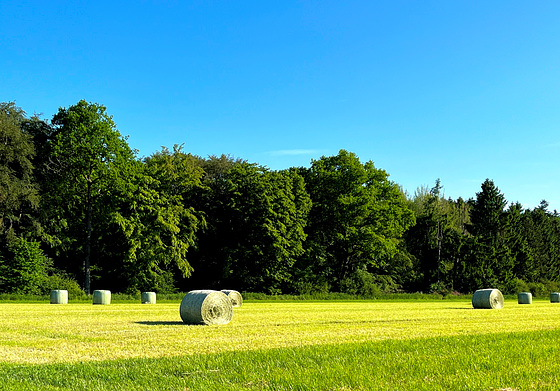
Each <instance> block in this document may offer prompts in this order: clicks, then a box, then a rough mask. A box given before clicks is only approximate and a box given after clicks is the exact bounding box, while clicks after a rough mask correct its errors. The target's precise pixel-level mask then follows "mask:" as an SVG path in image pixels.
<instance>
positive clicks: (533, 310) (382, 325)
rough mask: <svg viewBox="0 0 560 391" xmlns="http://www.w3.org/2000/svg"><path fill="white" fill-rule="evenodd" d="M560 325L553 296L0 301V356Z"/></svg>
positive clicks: (247, 345)
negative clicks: (222, 317)
mask: <svg viewBox="0 0 560 391" xmlns="http://www.w3.org/2000/svg"><path fill="white" fill-rule="evenodd" d="M559 328H560V305H558V304H551V303H549V302H547V301H535V302H534V303H533V304H532V305H518V304H517V302H514V301H507V302H506V304H505V307H504V308H503V309H501V310H474V309H472V308H471V304H470V302H468V301H453V302H447V301H440V302H371V301H370V302H303V303H299V302H298V303H293V302H292V303H286V302H249V303H245V304H244V305H243V307H241V308H236V309H235V311H234V317H233V320H232V322H231V323H230V324H228V325H225V326H188V325H185V324H183V323H182V322H181V318H180V316H179V303H178V302H177V303H161V304H159V303H158V304H156V305H142V304H130V303H126V304H125V303H123V304H118V303H117V304H111V305H108V306H94V305H92V304H90V303H71V304H68V305H51V304H46V303H0V362H4V363H12V364H15V363H17V364H39V363H77V362H89V361H107V360H119V359H129V358H160V357H181V356H193V355H203V354H209V353H221V352H242V351H254V350H269V349H276V348H294V347H303V346H311V345H337V344H347V343H357V342H380V341H388V340H392V341H395V340H396V341H398V340H411V339H421V338H434V337H449V336H470V335H482V334H493V333H513V332H527V331H537V330H556V329H559Z"/></svg>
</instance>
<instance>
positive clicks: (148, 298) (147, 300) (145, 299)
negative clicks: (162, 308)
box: [140, 292, 156, 304]
mask: <svg viewBox="0 0 560 391" xmlns="http://www.w3.org/2000/svg"><path fill="white" fill-rule="evenodd" d="M140 300H141V301H142V304H156V293H155V292H142V294H141V295H140Z"/></svg>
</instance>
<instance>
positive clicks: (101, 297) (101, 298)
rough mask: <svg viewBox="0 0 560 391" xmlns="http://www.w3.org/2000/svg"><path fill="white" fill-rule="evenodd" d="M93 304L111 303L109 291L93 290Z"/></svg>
mask: <svg viewBox="0 0 560 391" xmlns="http://www.w3.org/2000/svg"><path fill="white" fill-rule="evenodd" d="M93 304H102V305H109V304H111V291H104V290H96V291H93Z"/></svg>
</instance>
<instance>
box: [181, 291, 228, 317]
mask: <svg viewBox="0 0 560 391" xmlns="http://www.w3.org/2000/svg"><path fill="white" fill-rule="evenodd" d="M179 312H180V314H181V319H183V322H185V323H187V324H205V325H212V324H228V323H229V322H230V321H231V318H232V317H233V305H232V304H231V300H230V299H229V298H228V297H227V296H226V294H225V293H223V292H219V291H212V290H198V291H190V292H189V293H187V294H186V295H185V297H183V300H182V301H181V306H180V308H179Z"/></svg>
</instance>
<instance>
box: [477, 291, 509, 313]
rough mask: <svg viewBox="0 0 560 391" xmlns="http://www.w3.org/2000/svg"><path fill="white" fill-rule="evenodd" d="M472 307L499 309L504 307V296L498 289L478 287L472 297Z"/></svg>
mask: <svg viewBox="0 0 560 391" xmlns="http://www.w3.org/2000/svg"><path fill="white" fill-rule="evenodd" d="M472 306H473V307H474V308H487V309H500V308H503V307H504V296H503V295H502V292H500V291H499V290H498V289H479V290H477V291H476V292H474V294H473V297H472Z"/></svg>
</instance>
